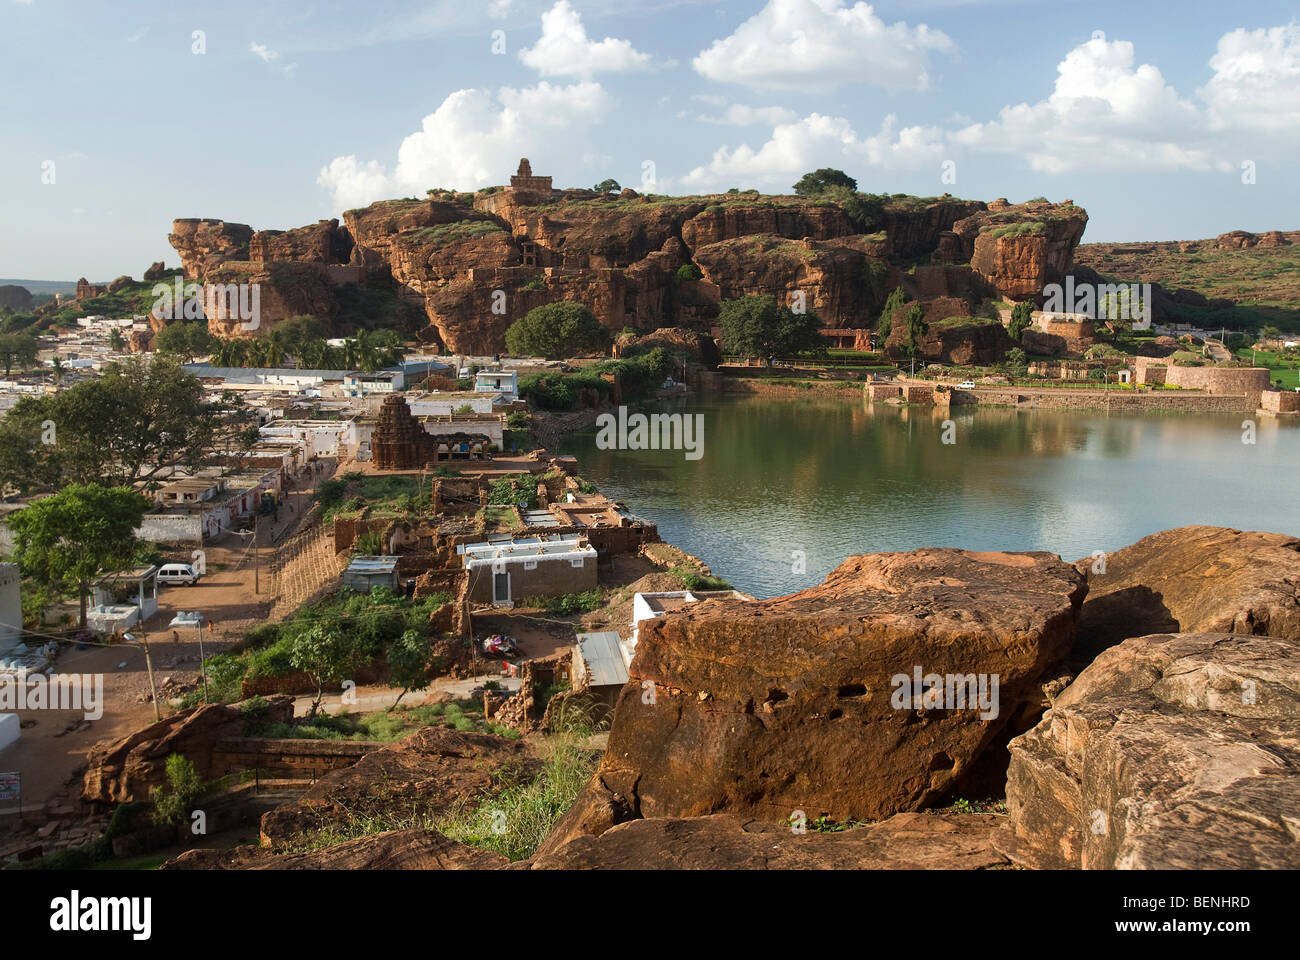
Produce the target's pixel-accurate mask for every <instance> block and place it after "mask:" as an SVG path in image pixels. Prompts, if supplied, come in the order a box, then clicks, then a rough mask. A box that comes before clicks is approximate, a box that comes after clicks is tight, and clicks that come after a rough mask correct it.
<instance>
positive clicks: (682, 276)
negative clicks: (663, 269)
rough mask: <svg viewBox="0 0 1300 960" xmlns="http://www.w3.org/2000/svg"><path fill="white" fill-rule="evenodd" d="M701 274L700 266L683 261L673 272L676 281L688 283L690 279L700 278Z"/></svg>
mask: <svg viewBox="0 0 1300 960" xmlns="http://www.w3.org/2000/svg"><path fill="white" fill-rule="evenodd" d="M701 276H703V274H701V273H700V268H699V267H697V266H696V265H695V264H693V263H683V264H682V265H681V266H680V267H678V268H677V273H675V274H674V277H676V279H677V282H678V283H690V282H691V281H692V280H698V279H700V277H701Z"/></svg>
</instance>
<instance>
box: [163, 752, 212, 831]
mask: <svg viewBox="0 0 1300 960" xmlns="http://www.w3.org/2000/svg"><path fill="white" fill-rule="evenodd" d="M166 771H167V782H166V783H165V784H163V785H162V786H160V787H158V788H156V789H155V790H154V793H153V811H154V813H153V816H154V821H155V822H157V823H159V824H168V825H176V826H179V825H180V824H182V823H184V822H185V820H186V819H187V818H188V817H189V814H190V811H191V810H193V809H194V804H195V803H196V802H198V799H199V798H200V797H201V796H203V793H204V790H205V789H206V785H205V784H204V783H203V778H202V777H200V776H199V769H198V767H196V766H194V763H193V761H191V760H190V759H189V758H188V757H186V756H184V755H182V754H179V753H173V754H170V755H168V757H167V764H166Z"/></svg>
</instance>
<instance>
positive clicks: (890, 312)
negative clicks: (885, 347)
mask: <svg viewBox="0 0 1300 960" xmlns="http://www.w3.org/2000/svg"><path fill="white" fill-rule="evenodd" d="M903 302H904V301H903V288H902V287H895V288H894V289H893V290H891V291H890V292H889V297H888V298H887V299H886V300H885V309H884V310H881V311H880V326H879V333H880V340H881V342H882V343H883V342H884V341H886V340H888V339H889V333H890V331H891V330H892V329H893V328H894V312H895V311H896V310H897V309H898V308H899V307H901V306H902V305H903Z"/></svg>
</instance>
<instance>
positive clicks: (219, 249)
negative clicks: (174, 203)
mask: <svg viewBox="0 0 1300 960" xmlns="http://www.w3.org/2000/svg"><path fill="white" fill-rule="evenodd" d="M252 238H253V228H252V227H250V226H249V225H248V224H246V223H227V222H226V221H224V220H195V219H182V220H174V221H173V222H172V232H171V234H170V236H168V237H167V240H168V242H169V243H171V245H172V248H173V249H174V250H175V251H176V252H177V253H178V254H179V255H180V258H181V266H182V267H184V269H185V276H186V278H187V279H189V280H200V279H203V278H205V277H206V276H207V274H208V271H209V270H215V269H216V268H217V267H219V266H221V264H222V263H224V262H225V261H227V260H247V259H248V244H249V241H251V240H252Z"/></svg>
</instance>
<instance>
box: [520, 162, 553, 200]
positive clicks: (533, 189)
mask: <svg viewBox="0 0 1300 960" xmlns="http://www.w3.org/2000/svg"><path fill="white" fill-rule="evenodd" d="M510 189H511V191H512V192H513V193H514V194H516V196H518V195H519V194H525V195H527V196H529V197H532V198H536V199H538V200H549V199H550V197H551V190H552V187H551V178H550V177H535V176H533V166H532V164H530V163H529V162H528V158H527V157H523V158H521V159H520V161H519V170H518V172H517V173H516V174H515V175H514V176H513V177H511V178H510ZM520 199H523V198H522V197H521V198H520Z"/></svg>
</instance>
